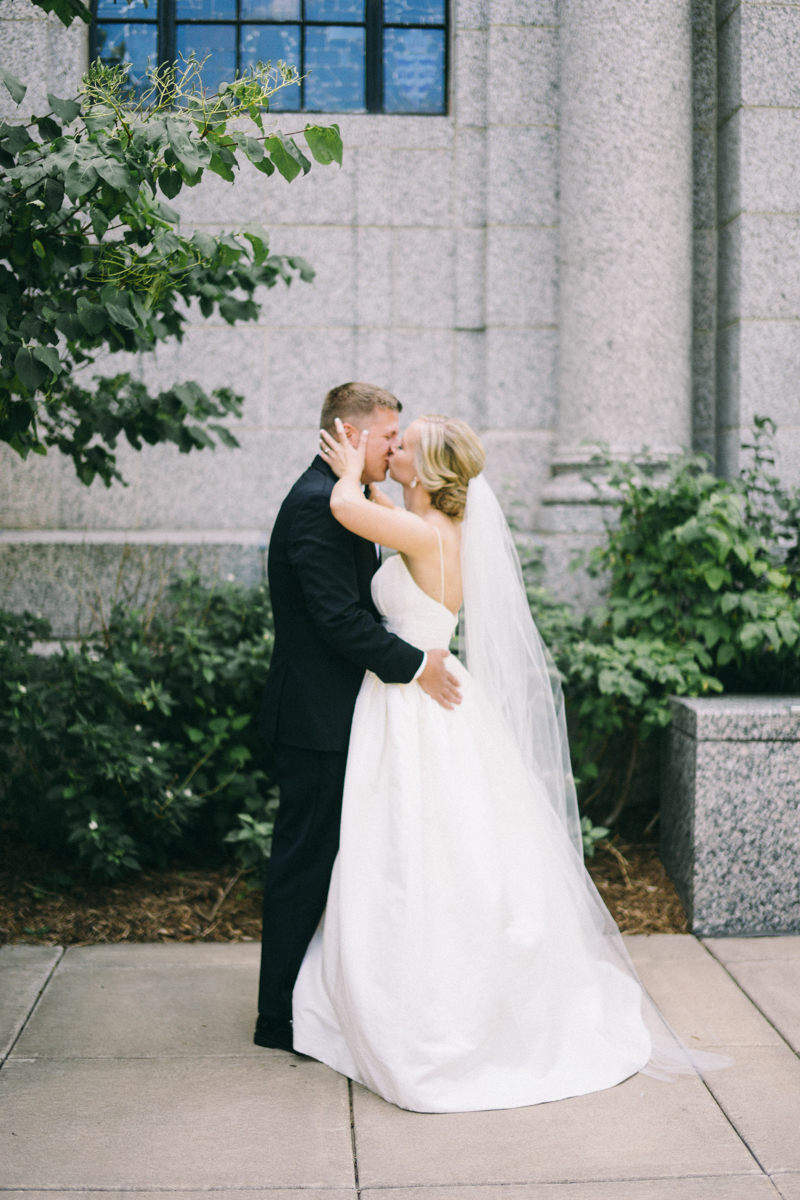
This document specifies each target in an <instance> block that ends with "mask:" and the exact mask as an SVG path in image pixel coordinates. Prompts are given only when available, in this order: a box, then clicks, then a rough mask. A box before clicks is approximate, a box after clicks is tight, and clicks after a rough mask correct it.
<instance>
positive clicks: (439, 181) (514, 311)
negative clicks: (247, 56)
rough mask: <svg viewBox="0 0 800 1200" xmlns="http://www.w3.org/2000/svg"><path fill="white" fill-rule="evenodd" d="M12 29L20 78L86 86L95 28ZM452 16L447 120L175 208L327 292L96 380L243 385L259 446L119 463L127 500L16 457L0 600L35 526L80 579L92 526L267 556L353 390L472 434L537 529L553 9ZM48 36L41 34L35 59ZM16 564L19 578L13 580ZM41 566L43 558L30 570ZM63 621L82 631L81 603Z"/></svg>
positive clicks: (549, 397) (396, 127)
mask: <svg viewBox="0 0 800 1200" xmlns="http://www.w3.org/2000/svg"><path fill="white" fill-rule="evenodd" d="M8 11H10V10H8ZM13 14H14V17H15V20H14V21H11V20H9V21H7V22H6V21H4V20H0V37H4V38H5V39H6V43H11V42H13V45H14V47H15V50H14V57H13V61H11V60H9V62H10V65H11V66H12V69H14V70H15V71H16V72H17V73H18V74H19V75H20V76H21V77H22V78H23V79H28V80H30V79H34V78H35V79H36V80H38V81H39V82H38V83H37V85H36V86H37V87H38V88H39V91H41V90H42V88H44V89H45V91H46V90H47V87H55V88H56V89H58V88H59V87H60V88H61V91H62V92H63V93H66V92H71V91H72V90H74V85H75V84H76V83H77V75H78V74H79V72H80V69H81V68H82V67H83V65H84V61H85V54H86V36H85V29H82V28H80V27H75V28H73V29H72V30H71V31H70V32H69V34H68V35H64V36H62V35H61V34H60V33H59V30H58V28H57V27H56V26H55V25H54V22H53V19H52V18H50V19H49V20H48V19H47V18H44V17H43V15H41V14H39V10H37V9H35V8H33V6H32V5H30V4H29V3H28V0H13ZM452 15H453V33H452V36H453V46H452V62H453V70H452V72H451V75H452V78H451V103H450V113H449V115H448V116H444V117H413V116H370V115H345V116H339V117H337V116H336V114H331V115H330V116H329V117H326V118H324V119H325V120H330V121H338V123H339V124H340V127H341V131H342V136H343V139H344V144H345V157H344V166H343V168H342V169H341V170H337V169H336V168H319V167H315V168H314V169H313V170H312V172H311V174H310V175H309V176H308V177H307V178H306V179H299V180H296V181H295V182H294V183H293V184H291V185H289V184H287V183H285V181H284V180H282V179H281V178H280V177H277V176H273V177H272V178H271V179H269V180H267V179H266V178H265V176H263V175H260V174H258V173H257V172H256V171H254V170H252V169H248V168H247V167H245V168H244V169H243V170H242V173H241V177H240V178H239V180H238V181H237V184H236V185H235V187H233V188H231V187H230V186H228V185H226V184H225V183H224V182H223V181H222V180H220V179H218V178H216V177H213V176H211V177H209V179H208V181H207V182H206V183H204V184H203V185H202V187H201V188H198V189H196V190H194V191H184V192H183V193H182V194H181V195H180V196H179V197H178V199H177V200H176V201H175V207H176V208H178V209H179V211H180V213H181V222H182V228H183V229H184V230H185V231H191V230H193V229H205V230H209V231H212V232H213V231H217V230H220V229H231V228H235V227H236V226H237V225H238V224H244V223H246V222H248V221H260V222H261V223H263V224H264V225H265V226H266V227H267V228H268V229H269V230H270V231H271V245H272V247H273V249H274V250H276V251H285V252H292V253H296V254H302V255H303V256H304V257H306V258H307V259H308V260H309V261H310V262H311V263H312V265H313V266H314V268H315V269H316V272H317V275H316V279H315V281H314V283H313V284H312V285H307V284H304V283H302V282H300V281H299V280H298V281H295V282H294V283H293V284H292V286H291V288H289V289H288V290H287V289H286V288H285V287H284V286H283V285H282V284H279V285H278V286H277V287H275V288H274V289H272V290H270V291H269V292H266V293H265V294H264V295H263V297H261V299H263V302H264V307H263V312H262V316H261V319H260V321H259V322H258V324H257V325H252V326H242V327H240V328H235V329H231V328H230V327H229V326H227V325H226V324H225V323H224V322H222V321H219V320H213V321H203V320H202V319H201V318H200V317H199V315H198V316H197V318H196V319H195V317H194V315H193V317H192V324H191V326H190V328H189V330H188V333H187V337H186V340H185V341H184V343H183V344H182V345H180V346H177V345H169V346H160V347H158V349H157V350H156V352H155V353H153V354H149V355H144V356H142V357H141V358H140V359H138V360H136V359H134V360H132V361H130V362H128V363H124V362H123V361H122V358H121V356H119V355H115V356H112V357H110V358H109V359H108V360H107V361H106V362H104V363H102V364H98V368H97V369H98V370H101V369H105V370H108V371H109V372H110V371H112V370H113V371H118V370H121V369H123V368H124V367H128V368H129V369H131V370H132V371H133V373H134V374H135V375H136V376H137V377H140V378H142V379H144V380H145V381H146V382H147V383H148V385H149V386H151V387H152V388H160V387H166V386H169V385H171V384H172V383H174V382H177V381H180V380H184V379H190V378H191V379H196V380H197V381H198V382H199V383H200V384H201V385H203V386H204V387H207V388H213V387H216V386H219V385H221V384H228V385H230V386H232V387H234V388H235V389H236V390H237V391H240V392H241V393H243V394H244V395H245V397H246V404H245V414H244V419H243V420H242V421H241V422H234V423H233V424H232V428H233V429H234V431H235V433H236V436H237V437H238V439H239V440H240V442H241V444H242V449H241V450H239V451H227V450H224V449H218V450H217V451H216V452H214V453H209V452H208V451H203V452H201V453H193V454H191V455H188V456H187V455H180V454H178V453H177V452H176V451H175V449H174V447H171V446H160V447H155V448H147V449H145V450H143V451H142V453H141V454H139V455H134V454H131V453H128V452H126V451H125V450H124V449H123V451H122V453H121V464H122V469H123V473H124V475H125V479H126V482H127V483H128V485H129V486H128V487H127V488H123V487H121V486H120V485H117V484H115V485H114V486H113V487H112V488H111V489H110V490H108V491H106V489H104V488H103V487H102V485H100V484H98V483H95V484H94V485H93V486H92V487H91V488H90V489H86V488H84V487H83V486H82V485H81V484H79V483H77V482H76V481H75V480H74V479H73V477H72V474H71V468H70V465H69V464H68V463H66V462H65V461H63V462H62V461H59V460H58V457H57V456H54V455H50V456H48V458H47V459H38V460H36V461H35V462H30V461H29V462H28V463H25V464H21V463H19V461H18V460H16V459H15V456H14V455H12V454H10V453H9V452H4V448H0V529H3V530H5V533H4V535H3V536H4V539H5V541H4V542H3V543H2V544H0V605H3V604H6V603H10V602H11V600H12V598H13V599H14V601H15V603H16V601H17V599H18V587H19V566H18V564H19V562H21V561H22V559H23V558H24V555H25V554H26V553H30V554H32V553H33V551H32V550H30V549H28V550H26V549H25V546H26V545H28V543H26V542H25V541H24V540H23V539H22V536H21V535H22V534H23V533H29V532H35V533H36V534H37V537H38V538H39V539H40V540H39V542H38V543H37V544H38V545H40V546H43V545H45V543H46V542H47V540H48V539H49V543H51V544H52V546H53V547H63V549H54V551H53V554H51V555H50V556H49V557H48V556H47V555H45V556H44V557H41V554H40V552H38V551H37V554H39V558H37V559H36V562H37V563H39V564H40V566H41V564H42V563H44V562H45V561H46V562H47V563H51V562H55V561H56V560H58V563H59V566H58V572H57V573H58V577H59V578H60V579H62V581H63V579H65V578H66V577H67V576H68V575H69V567H68V565H67V564H69V563H71V562H74V563H76V564H77V563H78V559H79V557H80V556H79V555H78V554H77V551H76V549H75V546H74V544H73V543H72V542H71V541H69V540H68V539H67V540H65V539H66V534H67V533H69V534H70V536H71V534H72V533H74V532H75V531H88V534H89V535H90V536H89V541H88V542H87V546H86V550H85V553H88V554H90V555H92V554H100V550H99V549H98V546H100V545H101V544H102V538H103V536H104V535H107V536H106V542H105V545H107V546H110V547H114V546H116V545H117V543H118V540H119V538H120V537H124V535H125V534H126V533H131V535H135V537H136V538H137V539H139V540H141V538H142V537H145V536H147V535H148V534H149V535H151V540H152V541H153V542H154V544H156V543H158V542H159V540H160V539H163V538H164V537H169V538H172V537H174V536H175V537H177V536H179V535H180V534H181V533H183V534H185V535H186V537H187V538H188V537H189V535H191V537H192V538H194V539H200V540H204V541H205V542H206V543H208V544H215V545H221V544H223V543H224V539H225V537H226V536H227V537H228V539H229V543H230V544H231V545H232V546H236V545H241V544H244V543H247V544H248V545H251V546H253V545H255V546H257V545H258V544H259V543H260V542H262V541H263V540H264V538H265V537H266V535H267V534H268V531H269V529H270V528H271V525H272V521H273V519H274V516H275V514H276V512H277V508H278V506H279V504H280V501H281V498H282V496H283V495H284V494H285V492H286V491H287V490H288V488H289V486H290V485H291V483H292V482H293V480H294V479H295V478H296V477H297V475H298V474H299V473H300V471H301V470H302V469H303V468H304V466H305V465H306V464H307V462H308V461H310V459H311V458H312V457H313V455H314V453H315V450H316V443H317V433H316V430H317V422H318V414H319V408H320V405H321V402H322V398H323V397H324V394H325V392H326V391H327V390H328V388H330V387H331V386H333V385H334V384H336V383H341V382H343V381H344V380H346V379H368V380H372V381H374V382H377V383H380V384H381V385H383V386H385V387H388V388H389V389H390V390H392V391H393V392H395V393H396V394H397V395H398V396H399V397H400V399H401V400H402V402H403V404H404V409H405V414H406V415H407V417H408V419H413V417H414V416H416V415H418V414H420V413H423V412H431V411H434V412H442V411H444V412H450V413H455V414H458V415H461V416H463V417H465V418H466V419H467V420H469V421H470V422H471V423H473V424H474V425H475V426H476V427H477V428H479V429H480V430H481V431H482V433H483V435H484V437H485V441H486V445H487V450H488V467H487V470H488V474H489V476H490V477H491V479H492V481H493V483H494V484H495V486H496V487H497V488H498V490H499V491H500V493H501V495H502V497H503V500H504V502H505V504H506V505H507V507H508V510H509V512H511V513H513V516H514V519H515V521H516V523H517V524H518V525H520V527H522V528H526V529H530V528H532V526H533V524H534V521H535V514H536V510H537V506H538V499H539V495H540V493H541V489H542V487H543V486H544V483H545V481H546V478H547V475H548V471H549V462H550V455H551V449H552V442H553V437H554V429H555V423H556V409H557V398H556V386H557V385H556V360H557V329H556V303H557V258H558V246H557V231H558V161H557V159H558V83H559V80H558V17H557V5H556V3H555V0H486V2H480V3H476V2H473V0H454V3H453V10H452ZM5 16H6V10H5V9H4V11H3V12H2V13H0V17H2V18H5ZM23 25H24V26H25V29H24V30H23V29H22V26H23ZM30 31H33V32H34V33H35V34H36V36H37V37H38V39H39V40H38V41H36V42H35V44H34V43H33V42H31V44H30V46H28V42H29V41H30V36H31V35H30ZM43 38H44V39H45V41H46V40H47V38H50V39H51V41H52V40H53V39H54V38H56V39H58V38H61V41H62V42H64V43H65V44H68V45H69V47H70V53H71V55H72V59H71V60H70V61H71V62H72V63H73V68H74V69H73V71H72V75H71V76H70V77H69V79H67V78H66V77H65V78H64V79H63V81H62V80H61V75H59V72H61V74H62V75H63V74H64V70H63V62H64V61H66V58H65V55H63V54H61V53H58V54H56V55H55V56H53V55H51V56H50V57H49V58H48V57H47V56H46V55H45V54H44V52H43V50H42V47H41V46H40V45H39V42H42V39H43ZM42 44H43V45H44V43H42ZM48 44H49V43H48ZM54 44H55V43H54ZM26 47H27V48H26ZM56 60H58V62H56ZM3 61H4V62H5V61H7V60H6V57H5V56H3ZM42 62H44V63H45V69H44V70H43V69H42ZM56 78H58V79H59V83H58V84H56V83H54V82H53V80H55V79H56ZM46 79H47V80H50V82H49V83H47V87H45V82H44V81H45V80H46ZM33 94H34V96H35V97H38V99H36V100H35V102H34V107H36V103H39V101H41V100H42V97H39V95H38V92H37V91H36V88H34V89H33ZM6 107H8V105H7V106H6ZM12 107H13V106H12ZM42 107H43V105H42V103H39V108H40V109H41V108H42ZM282 120H283V124H284V126H285V125H286V121H287V120H288V121H289V122H291V121H292V120H293V118H292V117H291V116H290V117H287V118H283V119H282ZM290 127H293V126H291V125H290ZM15 538H16V541H15V540H14V539H15ZM98 539H99V540H98ZM237 539H238V540H237ZM12 553H13V556H14V564H15V565H14V568H13V571H12V570H11V568H10V566H8V567H7V568H5V567H4V564H10V561H11V560H10V559H9V558H8V555H10V554H12ZM82 553H84V552H82ZM104 553H105V551H104ZM108 553H109V554H110V555H111V558H112V559H113V557H114V554H115V553H116V551H115V550H113V549H111V550H109V551H108ZM231 553H232V556H233V559H236V553H237V552H234V551H231ZM4 556H6V557H4ZM54 556H55V557H54ZM245 558H246V559H247V563H248V564H250V559H249V558H247V555H245ZM80 561H81V562H82V561H83V559H81V560H80ZM40 566H35V565H34V560H33V559H32V560H31V571H32V572H34V571H38V570H39V569H40ZM47 569H48V570H50V567H48V568H47ZM238 569H239V568H237V570H238ZM241 569H242V571H243V572H244V573H245V574H247V573H248V572H249V573H252V570H251V566H250V565H247V566H242V568H241ZM75 570H76V571H77V570H78V566H77V565H76V566H75ZM12 576H13V579H14V580H15V581H16V582H13V583H12ZM38 594H39V593H38V592H37V595H38ZM42 603H43V602H41V603H40V601H39V600H37V601H36V607H39V608H41V604H42ZM54 610H55V611H59V605H58V604H56V605H55V606H54ZM60 611H61V612H62V616H63V620H62V625H63V626H64V628H63V629H61V630H60V632H65V633H66V632H68V628H67V626H68V625H69V622H70V621H71V620H72V616H71V609H70V607H69V604H68V603H66V602H65V603H64V605H62V606H61V608H60Z"/></svg>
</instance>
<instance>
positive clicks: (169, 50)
mask: <svg viewBox="0 0 800 1200" xmlns="http://www.w3.org/2000/svg"><path fill="white" fill-rule="evenodd" d="M91 8H92V23H91V25H90V27H89V59H90V61H91V62H94V60H95V59H96V58H97V54H98V46H97V0H91ZM241 8H242V5H241V0H236V16H235V17H229V18H222V19H216V20H215V19H213V18H209V17H197V18H193V19H188V18H183V17H182V18H178V17H177V16H176V2H175V0H159V2H158V16H157V18H154V19H149V18H148V17H147V15H146V14H147V10H145V14H144V15H143V16H141V17H140V16H137V17H135V18H134V19H133V20H131V19H130V18H125V17H102V18H101V24H102V25H132V24H136V25H142V24H147V25H156V26H157V27H158V59H159V64H164V63H172V62H175V60H176V58H177V53H176V49H175V46H176V36H175V30H176V28H177V26H178V25H234V26H236V27H237V29H239V28H240V27H241V26H242V25H266V26H294V27H299V28H300V64H299V66H298V70H299V73H300V75H301V76H302V75H304V74H305V69H304V67H305V30H306V28H314V27H320V26H321V27H325V28H330V27H331V26H341V27H342V28H345V29H359V28H362V29H365V30H366V38H365V42H366V44H365V56H366V65H365V86H364V92H365V96H364V99H365V111H366V112H367V113H379V114H381V115H382V116H391V117H394V116H397V117H404V116H414V117H444V116H447V115H448V113H449V111H450V0H444V21H443V22H438V23H435V24H434V23H426V24H419V23H415V22H413V21H386V22H384V20H383V0H365V14H364V15H365V20H363V21H334V20H322V21H312V20H306V19H305V8H306V0H300V18H299V19H298V20H288V21H266V20H258V19H256V18H253V17H245V18H243V17H242V16H241ZM385 29H438V30H442V31H443V33H444V106H443V108H442V110H441V111H440V112H414V113H397V112H386V111H385V110H384V107H383V33H384V30H385ZM240 55H241V37H240V36H237V38H236V69H237V71H238V70H241V64H240ZM304 101H305V84H304V82H301V83H300V107H299V110H297V109H281V110H277V109H276V110H275V112H276V113H277V112H278V111H281V112H286V113H287V114H288V113H290V112H297V111H299V112H301V113H311V112H325V111H330V112H334V111H336V110H334V109H330V110H326V109H312V108H306V107H305V104H304ZM361 111H363V110H354V112H353V115H354V116H357V115H358V113H359V112H361Z"/></svg>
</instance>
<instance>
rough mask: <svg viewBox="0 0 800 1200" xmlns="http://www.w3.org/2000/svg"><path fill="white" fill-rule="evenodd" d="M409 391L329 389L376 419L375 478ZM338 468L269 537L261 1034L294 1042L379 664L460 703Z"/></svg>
mask: <svg viewBox="0 0 800 1200" xmlns="http://www.w3.org/2000/svg"><path fill="white" fill-rule="evenodd" d="M401 407H402V406H401V404H400V402H399V400H397V399H395V397H394V396H393V395H392V394H391V393H390V392H387V391H384V389H383V388H379V387H373V386H372V385H370V384H366V383H343V384H341V385H340V386H339V387H336V388H334V389H333V390H332V391H330V392H328V395H327V396H326V397H325V403H324V404H323V406H322V416H321V418H320V424H321V426H322V428H323V429H327V430H328V432H329V433H332V434H333V433H334V432H335V425H334V422H335V420H336V418H337V417H338V418H339V419H340V420H341V421H342V422H343V424H344V428H345V432H346V434H347V436H348V438H349V439H350V441H351V442H354V444H356V445H357V444H358V441H359V437H360V434H361V431H362V430H363V429H369V431H370V437H369V442H368V444H367V457H366V462H365V464H364V473H363V475H362V476H361V481H362V483H364V484H369V483H378V482H380V481H381V480H383V479H385V478H386V472H387V470H388V467H389V459H390V457H391V454H392V451H393V450H394V448H395V446H396V445H397V439H398V432H399V425H398V414H399V413H400V411H401ZM335 483H336V476H335V475H334V473H333V471H332V470H331V469H330V467H329V466H328V464H327V463H326V462H324V461H323V459H322V458H321V457H320V456H319V455H317V457H316V458H315V459H314V461H313V463H312V464H311V466H310V467H309V468H308V470H307V471H306V472H305V474H303V475H301V476H300V478H299V479H298V481H297V483H296V484H295V485H294V487H293V488H292V490H291V491H290V492H289V495H288V496H287V497H286V499H285V500H284V502H283V504H282V505H281V510H280V512H279V513H278V519H277V520H276V522H275V527H274V529H273V531H272V537H271V539H270V546H269V560H268V571H269V587H270V593H271V596H272V607H273V612H274V616H275V647H274V650H273V654H272V663H271V665H270V669H269V675H268V677H267V682H266V687H265V689H264V705H263V710H262V729H263V732H264V735H265V737H266V739H267V741H268V742H271V743H272V747H273V753H274V761H275V771H276V774H277V780H278V785H279V788H280V806H279V809H278V815H277V818H276V821H275V829H274V832H273V837H272V855H271V858H270V860H269V866H268V868H267V878H266V885H265V887H264V925H263V932H262V943H261V980H260V985H259V995H258V1012H259V1016H258V1021H257V1023H256V1032H255V1037H254V1039H253V1040H254V1041H255V1043H256V1045H258V1046H270V1047H274V1048H277V1049H280V1050H291V1049H292V990H293V988H294V984H295V980H296V978H297V974H298V971H299V970H300V964H301V963H302V961H303V956H304V955H305V952H306V949H307V947H308V943H309V942H310V941H311V938H312V936H313V934H314V931H315V929H316V927H317V925H318V924H319V920H320V917H321V916H322V913H323V911H324V909H325V903H326V900H327V896H328V885H329V883H330V878H331V871H332V869H333V862H334V859H335V858H336V852H337V850H338V848H339V820H340V816H341V809H342V791H343V788H344V774H345V765H346V762H347V745H348V742H349V740H350V725H351V722H352V719H353V709H354V707H355V702H356V696H357V695H358V691H359V688H360V687H361V681H362V679H363V678H364V672H365V671H374V673H375V674H376V675H377V676H378V677H379V679H381V680H383V682H384V683H411V682H412V681H413V680H417V682H418V683H419V686H420V687H422V688H423V690H424V691H426V692H427V693H428V695H429V696H432V697H433V699H434V700H436V701H438V703H439V704H441V705H442V706H443V707H444V708H452V707H453V705H454V704H458V703H460V695H459V692H458V685H457V682H456V680H455V679H454V678H453V676H452V675H450V674H449V672H448V671H446V670H445V666H444V660H445V658H446V657H447V653H446V651H444V650H429V651H428V653H427V654H423V652H422V651H421V650H418V649H416V648H415V647H414V646H410V645H409V644H408V643H407V642H404V641H402V640H401V639H400V638H398V637H396V636H395V635H394V634H392V633H389V632H388V631H387V630H386V629H385V628H384V627H383V625H382V624H381V622H380V615H379V613H378V611H377V609H376V608H375V605H374V604H373V602H372V596H371V593H370V584H371V582H372V576H373V575H374V574H375V572H376V570H377V569H378V566H379V565H380V558H379V553H380V552H379V549H378V547H376V546H375V545H373V543H372V542H368V541H365V540H364V538H360V537H357V536H356V534H354V533H350V532H349V531H348V530H346V529H345V528H344V526H342V525H340V524H339V523H338V521H336V520H335V519H334V517H333V515H332V513H331V510H330V495H331V492H332V490H333V486H334V484H335Z"/></svg>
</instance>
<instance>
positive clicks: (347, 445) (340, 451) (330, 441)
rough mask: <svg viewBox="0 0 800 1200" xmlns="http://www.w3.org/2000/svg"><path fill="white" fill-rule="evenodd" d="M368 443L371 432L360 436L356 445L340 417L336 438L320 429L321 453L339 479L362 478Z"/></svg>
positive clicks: (365, 431)
mask: <svg viewBox="0 0 800 1200" xmlns="http://www.w3.org/2000/svg"><path fill="white" fill-rule="evenodd" d="M368 442H369V430H368V429H364V430H362V432H361V433H360V434H359V436H358V441H357V443H356V444H355V445H354V444H353V443H352V442H351V441H350V439H349V437H348V436H347V431H346V429H345V427H344V425H343V424H342V422H341V421H340V420H339V418H338V417H337V418H336V437H332V436H331V434H329V433H328V431H327V429H320V431H319V452H320V454H321V455H322V457H323V458H324V459H325V461H326V463H327V464H328V466H329V467H330V468H331V470H332V471H333V473H334V474H335V475H337V476H338V477H339V479H341V478H342V476H343V475H353V476H355V477H356V478H358V479H360V478H361V474H362V472H363V470H364V462H365V460H366V456H367V443H368Z"/></svg>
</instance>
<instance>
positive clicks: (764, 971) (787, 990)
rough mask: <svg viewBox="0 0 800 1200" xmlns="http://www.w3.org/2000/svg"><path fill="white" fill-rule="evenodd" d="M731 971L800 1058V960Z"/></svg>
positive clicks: (736, 964)
mask: <svg viewBox="0 0 800 1200" xmlns="http://www.w3.org/2000/svg"><path fill="white" fill-rule="evenodd" d="M727 969H728V971H729V972H730V974H731V975H732V976H733V978H734V979H735V980H736V982H737V983H738V984H739V986H740V987H741V988H742V989H743V990H744V991H745V992H746V993H747V995H748V996H749V997H750V999H751V1000H752V1001H753V1003H754V1004H755V1005H756V1006H757V1007H758V1008H759V1009H760V1010H761V1012H762V1013H763V1014H764V1016H765V1017H766V1018H767V1020H768V1021H770V1022H771V1023H772V1024H773V1025H774V1026H775V1028H776V1029H777V1030H778V1032H779V1033H780V1034H781V1036H782V1037H783V1038H785V1039H786V1041H787V1042H788V1043H789V1045H790V1046H791V1047H792V1049H793V1050H794V1051H795V1053H798V1054H800V958H780V959H773V960H772V961H761V962H733V963H730V964H729V966H728V968H727Z"/></svg>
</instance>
